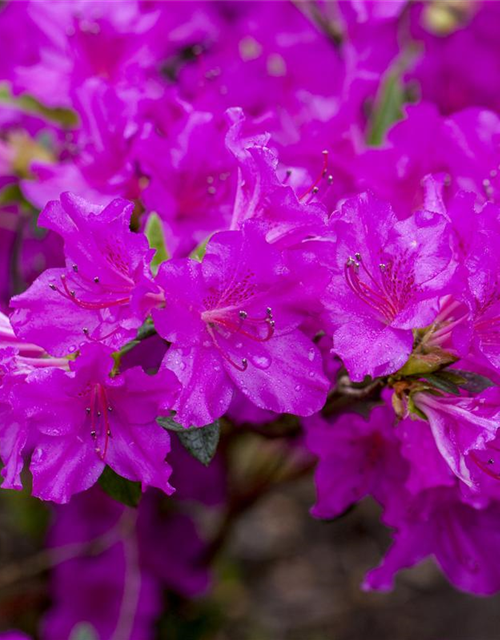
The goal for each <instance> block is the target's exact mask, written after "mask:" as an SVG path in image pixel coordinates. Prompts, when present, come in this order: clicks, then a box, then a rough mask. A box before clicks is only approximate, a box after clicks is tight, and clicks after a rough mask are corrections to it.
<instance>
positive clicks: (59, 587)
mask: <svg viewBox="0 0 500 640" xmlns="http://www.w3.org/2000/svg"><path fill="white" fill-rule="evenodd" d="M169 500H170V499H169ZM173 507H174V505H173V504H172V503H171V504H170V510H168V511H167V510H166V509H165V505H164V504H163V503H162V501H161V495H159V494H158V493H155V492H151V491H148V492H147V493H146V494H145V495H144V496H143V498H142V500H141V503H140V505H139V507H138V509H137V511H135V510H133V509H130V508H127V507H124V506H123V505H122V504H119V503H117V502H115V501H114V500H112V499H111V498H109V497H108V496H106V495H105V494H104V493H103V492H101V491H99V490H98V489H97V488H94V489H91V490H90V491H88V492H86V493H84V494H80V495H78V496H75V498H73V500H72V501H71V503H70V504H69V505H64V506H62V507H61V506H58V507H57V509H56V513H55V515H56V517H55V522H54V524H53V526H52V529H51V531H50V536H49V546H50V548H51V551H52V553H53V555H54V557H55V558H57V557H58V554H59V553H60V552H61V555H62V554H64V552H65V550H66V549H68V548H69V547H71V548H74V549H75V557H74V558H71V559H69V560H67V561H66V562H62V563H61V564H58V565H57V566H56V568H55V569H54V571H53V573H52V576H51V583H52V585H51V586H52V594H53V597H54V604H53V606H52V607H51V609H50V610H49V611H48V613H47V614H46V616H45V618H44V620H43V623H42V629H43V634H42V637H43V638H46V639H47V640H52V639H54V638H67V637H68V634H69V632H70V631H71V629H72V628H73V627H74V626H75V625H77V624H79V623H82V622H87V623H90V624H91V625H92V626H93V627H94V628H95V629H96V631H97V632H98V634H99V638H100V640H111V638H130V639H131V640H144V639H145V638H151V637H153V624H154V622H155V620H156V618H157V616H158V615H159V614H160V613H161V602H162V601H161V594H162V590H163V588H167V589H169V590H171V591H174V592H176V593H179V594H181V595H183V596H185V597H193V596H195V595H198V594H201V593H203V591H205V590H206V588H207V586H208V584H209V572H208V569H207V567H206V565H204V564H203V563H202V562H201V558H202V554H203V552H204V550H205V549H206V545H205V543H204V542H203V540H202V539H201V538H200V536H199V535H198V532H197V529H196V527H195V524H194V522H193V520H191V518H190V517H188V516H187V515H185V514H183V513H180V512H178V511H176V510H175V509H174V508H173ZM79 545H80V548H79ZM89 551H91V553H89ZM75 575H78V580H75Z"/></svg>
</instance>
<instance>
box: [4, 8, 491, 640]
mask: <svg viewBox="0 0 500 640" xmlns="http://www.w3.org/2000/svg"><path fill="white" fill-rule="evenodd" d="M499 28H500V4H498V3H496V2H479V1H478V2H473V1H472V0H471V1H468V2H466V1H464V2H457V3H455V2H444V1H439V0H430V1H428V2H418V1H417V2H407V1H405V0H391V1H383V0H381V1H380V2H379V1H377V2H375V1H369V0H356V1H355V0H337V1H336V0H299V1H295V2H258V1H248V2H246V1H245V2H231V1H226V0H221V1H206V2H174V1H172V2H160V1H156V0H116V1H113V0H108V1H107V2H105V1H104V0H103V1H90V0H74V1H73V2H65V1H63V0H51V2H39V1H36V0H31V1H24V0H22V1H10V2H4V3H2V6H1V7H0V42H2V47H3V56H2V57H1V60H0V81H1V84H0V127H1V136H0V244H1V251H0V261H1V271H0V309H1V314H0V411H1V422H0V457H1V461H2V468H1V477H2V485H1V488H2V489H3V490H4V492H5V491H6V490H16V491H18V492H20V493H18V494H16V495H15V496H14V498H11V502H12V501H14V500H15V499H18V500H19V504H20V505H21V506H22V510H24V511H23V513H24V514H25V516H26V513H28V515H29V514H30V513H31V514H32V515H31V516H30V517H31V518H32V520H35V521H37V519H38V520H40V522H39V525H40V532H39V537H40V538H43V539H44V545H45V547H44V549H40V550H39V551H38V555H36V557H35V559H33V560H32V564H31V565H30V566H32V569H30V570H29V572H28V573H29V574H30V575H31V573H30V572H31V571H32V572H33V573H34V574H35V575H37V574H38V573H40V574H42V573H45V574H47V572H48V575H49V578H48V579H49V580H50V594H51V595H50V598H49V601H48V602H46V603H44V604H43V606H38V605H34V606H33V607H32V611H31V615H30V617H29V620H28V622H26V624H25V627H24V628H23V629H22V631H19V632H17V631H9V632H7V633H6V634H5V635H3V636H1V637H2V638H4V639H5V640H7V639H10V640H14V639H21V638H27V637H28V636H26V635H25V633H29V634H32V633H35V632H36V633H37V634H38V635H37V637H40V638H41V639H42V640H44V639H47V640H66V639H68V640H127V639H134V640H148V639H154V638H159V637H161V638H163V637H176V636H174V635H168V633H169V632H168V631H166V627H165V625H164V624H163V623H162V620H164V614H165V611H166V610H167V609H168V610H169V612H170V614H169V615H172V616H173V617H174V618H175V617H176V616H177V617H181V616H182V612H181V609H182V607H181V606H180V605H179V603H180V602H186V601H189V600H190V599H192V598H196V597H199V596H200V595H202V594H206V593H207V592H209V591H210V589H211V588H213V585H214V583H216V581H217V579H216V578H215V577H214V572H213V567H214V566H215V564H216V562H217V559H218V558H219V557H220V554H221V552H222V551H223V549H224V545H225V542H226V541H227V539H228V537H229V535H230V532H231V529H232V527H233V525H234V522H235V521H237V520H238V518H239V517H240V516H241V515H242V514H243V513H244V512H245V511H246V510H247V509H248V508H249V507H251V506H252V505H253V504H255V503H256V501H257V500H259V498H261V497H262V496H263V495H266V493H267V492H269V491H270V490H272V489H273V487H275V486H277V485H279V484H281V483H284V482H290V481H292V480H294V479H297V478H299V477H304V478H308V479H309V481H310V483H314V485H315V490H316V495H317V499H316V502H315V504H311V505H310V506H311V514H310V515H309V514H307V513H306V512H305V513H304V514H303V517H304V518H307V517H313V518H318V519H324V520H331V519H334V518H338V517H340V516H342V515H343V514H344V513H345V512H346V511H347V510H349V509H351V508H353V507H354V506H355V505H356V504H358V503H359V502H360V501H361V500H363V499H365V498H366V497H371V499H372V500H373V501H375V502H376V503H377V504H378V505H379V507H380V513H381V521H382V523H383V525H385V526H386V527H387V528H388V530H390V532H391V536H392V544H391V546H390V547H389V549H388V551H387V553H386V554H385V556H384V557H383V558H381V559H380V564H379V566H377V567H374V568H372V570H370V571H369V572H368V574H367V575H366V577H365V579H364V582H363V584H362V585H360V588H363V589H365V590H382V591H385V590H390V589H391V588H392V587H393V585H394V580H395V578H396V575H397V574H398V572H399V571H401V570H402V569H406V568H409V567H412V566H414V565H416V564H418V563H420V562H421V561H422V560H424V559H426V558H429V557H430V558H433V560H434V561H435V563H437V565H438V566H439V568H440V570H441V571H442V573H443V574H444V575H445V576H446V578H447V579H448V580H449V581H450V582H451V583H452V585H454V586H455V587H456V588H457V589H459V590H463V591H466V592H469V593H472V594H477V595H490V594H494V593H496V592H498V591H500V562H497V556H498V552H499V550H500V390H499V387H498V385H499V383H500V276H499V274H500V117H499V113H498V112H499V110H500V90H499V88H498V82H497V80H498V78H499V77H500V40H499V39H498V30H499ZM29 495H31V496H33V498H34V499H31V498H29V497H28V496H29ZM35 499H36V500H35ZM38 501H43V502H44V505H45V506H44V507H43V513H44V514H45V515H44V516H43V517H42V516H41V515H40V513H41V512H39V511H38V509H39V503H38ZM20 508H21V507H20ZM43 518H45V522H44V523H43V524H42V523H41V521H42V520H43ZM47 518H48V519H49V520H50V522H49V523H48V524H47V523H46V520H47ZM26 559H27V560H28V564H29V557H27V558H26V557H25V558H23V557H20V558H18V560H17V562H18V563H19V562H21V566H25V564H22V563H23V562H24V563H26ZM320 570H321V567H318V571H320ZM23 577H24V573H23V571H17V573H16V570H14V571H12V568H11V570H10V571H7V572H2V569H1V567H0V586H5V584H6V585H8V584H10V582H9V581H13V582H15V581H17V580H22V579H23ZM165 594H169V596H168V604H166V595H165ZM389 597H390V596H389ZM176 607H177V608H176ZM33 620H34V621H33ZM8 623H9V625H10V623H11V620H9V621H8ZM20 624H21V626H22V625H23V624H24V623H23V622H22V620H21V623H20ZM4 626H5V625H4ZM37 626H38V631H35V627H37ZM189 633H191V634H192V635H189V640H192V639H194V638H195V635H194V631H190V632H189ZM204 633H205V632H204ZM197 637H198V636H196V638H197ZM200 637H201V636H200ZM203 637H204V638H206V637H209V636H207V635H204V636H203ZM210 637H211V636H210ZM214 637H215V636H214ZM184 638H185V639H186V640H187V639H188V636H187V635H185V636H184Z"/></svg>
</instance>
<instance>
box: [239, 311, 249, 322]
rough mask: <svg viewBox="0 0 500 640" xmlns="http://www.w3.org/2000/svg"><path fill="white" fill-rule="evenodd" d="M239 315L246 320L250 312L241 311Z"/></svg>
mask: <svg viewBox="0 0 500 640" xmlns="http://www.w3.org/2000/svg"><path fill="white" fill-rule="evenodd" d="M238 315H239V316H240V318H241V319H242V320H245V319H246V318H248V313H247V312H246V311H239V312H238Z"/></svg>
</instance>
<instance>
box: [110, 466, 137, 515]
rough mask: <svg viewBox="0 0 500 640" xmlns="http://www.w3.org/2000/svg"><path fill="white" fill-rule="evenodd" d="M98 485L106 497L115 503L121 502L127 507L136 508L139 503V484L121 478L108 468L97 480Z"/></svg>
mask: <svg viewBox="0 0 500 640" xmlns="http://www.w3.org/2000/svg"><path fill="white" fill-rule="evenodd" d="M99 484H100V485H101V488H102V489H103V491H105V492H106V493H107V494H108V496H111V497H112V498H113V499H114V500H116V501H117V502H122V503H123V504H126V505H127V506H128V507H137V505H138V504H139V502H140V499H141V495H142V491H141V483H140V482H132V481H131V480H127V479H126V478H122V477H121V476H119V475H118V474H117V473H115V472H114V471H113V469H111V468H110V467H105V468H104V471H103V472H102V474H101V477H100V478H99Z"/></svg>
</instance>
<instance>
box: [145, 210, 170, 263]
mask: <svg viewBox="0 0 500 640" xmlns="http://www.w3.org/2000/svg"><path fill="white" fill-rule="evenodd" d="M145 233H146V237H147V239H148V242H149V246H150V247H151V249H156V253H155V255H154V256H153V259H152V260H151V265H150V266H151V272H152V274H153V275H154V276H155V275H156V274H157V273H158V269H159V268H160V265H161V263H162V262H165V261H166V260H168V259H169V255H168V251H167V245H166V243H165V234H164V233H163V224H162V221H161V218H160V216H159V215H158V214H157V213H151V214H150V216H149V218H148V221H147V223H146V231H145Z"/></svg>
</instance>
